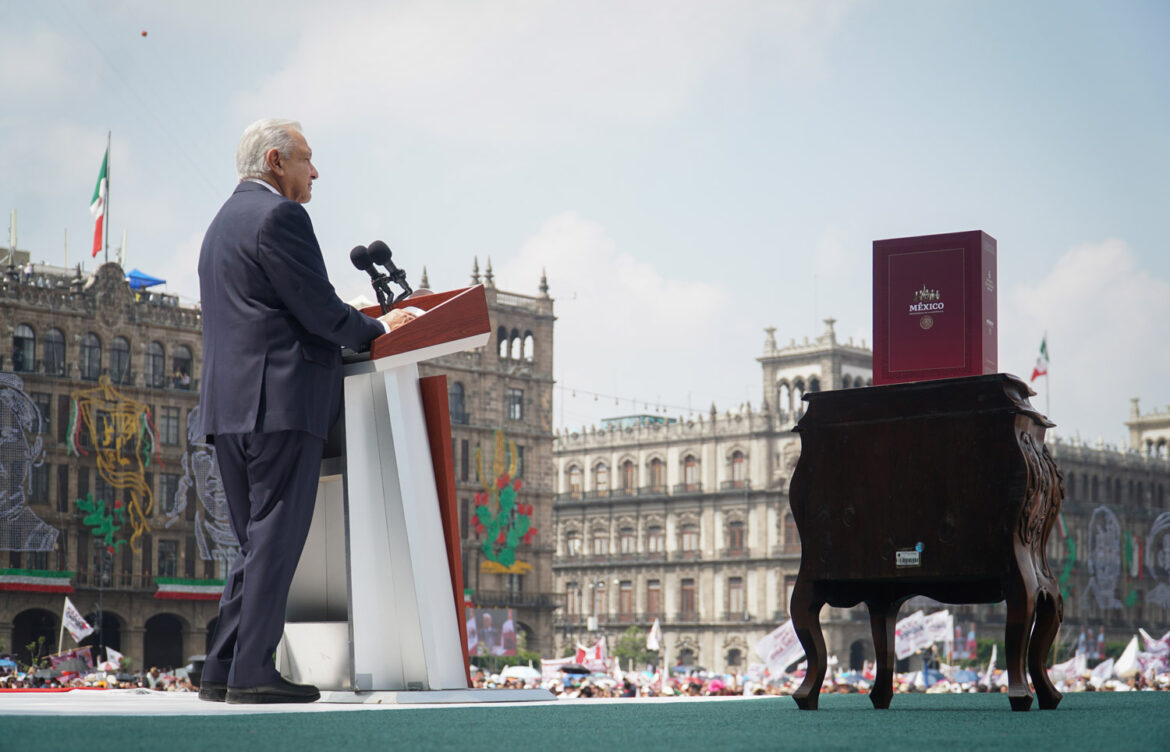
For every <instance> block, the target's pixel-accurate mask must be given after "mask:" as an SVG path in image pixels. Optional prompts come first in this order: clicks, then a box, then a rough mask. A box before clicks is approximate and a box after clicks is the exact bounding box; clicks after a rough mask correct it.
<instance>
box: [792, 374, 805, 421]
mask: <svg viewBox="0 0 1170 752" xmlns="http://www.w3.org/2000/svg"><path fill="white" fill-rule="evenodd" d="M792 413H793V414H794V415H798V416H799V415H802V414H804V381H802V380H800V379H797V380H796V381H795V382H793V384H792Z"/></svg>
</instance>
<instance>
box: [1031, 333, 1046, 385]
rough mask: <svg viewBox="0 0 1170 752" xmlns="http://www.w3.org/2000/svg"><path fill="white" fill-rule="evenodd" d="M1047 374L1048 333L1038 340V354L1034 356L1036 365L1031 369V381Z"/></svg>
mask: <svg viewBox="0 0 1170 752" xmlns="http://www.w3.org/2000/svg"><path fill="white" fill-rule="evenodd" d="M1047 375H1048V335H1047V334H1045V335H1044V338H1043V339H1041V340H1040V355H1039V356H1038V357H1037V358H1036V367H1035V368H1033V369H1032V381H1035V380H1036V379H1038V378H1040V377H1041V376H1047Z"/></svg>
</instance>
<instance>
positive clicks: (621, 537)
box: [618, 527, 637, 554]
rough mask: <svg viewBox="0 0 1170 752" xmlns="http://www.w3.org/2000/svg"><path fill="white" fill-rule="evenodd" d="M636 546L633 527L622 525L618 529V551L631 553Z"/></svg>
mask: <svg viewBox="0 0 1170 752" xmlns="http://www.w3.org/2000/svg"><path fill="white" fill-rule="evenodd" d="M636 546H637V538H636V536H635V535H634V528H632V527H623V528H622V529H621V530H618V553H621V554H632V553H634V550H635V548H636Z"/></svg>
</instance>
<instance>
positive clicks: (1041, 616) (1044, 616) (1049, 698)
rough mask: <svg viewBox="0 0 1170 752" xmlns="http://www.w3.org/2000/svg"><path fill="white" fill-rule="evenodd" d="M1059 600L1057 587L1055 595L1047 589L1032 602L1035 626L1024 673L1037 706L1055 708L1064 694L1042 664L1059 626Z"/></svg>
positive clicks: (1042, 708)
mask: <svg viewBox="0 0 1170 752" xmlns="http://www.w3.org/2000/svg"><path fill="white" fill-rule="evenodd" d="M1061 600H1062V597H1061V595H1060V592H1059V591H1057V593H1056V597H1055V598H1053V596H1052V595H1051V594H1050V593H1044V594H1043V596H1042V597H1041V598H1039V599H1038V600H1037V602H1036V629H1035V630H1034V631H1033V632H1032V643H1031V645H1030V646H1029V648H1028V673H1029V674H1031V675H1032V684H1033V685H1034V686H1035V687H1036V699H1037V700H1039V702H1040V709H1041V710H1053V709H1055V708H1056V706H1057V705H1059V704H1060V700H1061V698H1062V697H1064V695H1062V694H1061V693H1060V691H1059V690H1058V689H1057V688H1056V687H1055V686H1054V685H1053V684H1052V680H1051V679H1050V678H1048V670H1047V668H1046V665H1047V663H1048V651H1049V650H1051V649H1052V643H1053V641H1054V640H1055V639H1056V633H1057V631H1058V630H1059V629H1060V622H1061V616H1062V614H1061V612H1062V611H1063V604H1062V603H1061Z"/></svg>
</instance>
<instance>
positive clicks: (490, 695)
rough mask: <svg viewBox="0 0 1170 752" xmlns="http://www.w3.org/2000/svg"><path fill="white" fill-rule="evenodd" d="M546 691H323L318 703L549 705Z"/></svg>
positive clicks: (550, 697) (549, 696)
mask: <svg viewBox="0 0 1170 752" xmlns="http://www.w3.org/2000/svg"><path fill="white" fill-rule="evenodd" d="M553 700H556V697H554V696H553V694H552V692H549V691H548V690H547V689H432V690H419V691H413V692H394V691H386V692H322V693H321V699H320V700H318V701H317V702H333V703H339V704H351V705H431V704H454V703H480V702H548V701H553Z"/></svg>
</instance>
